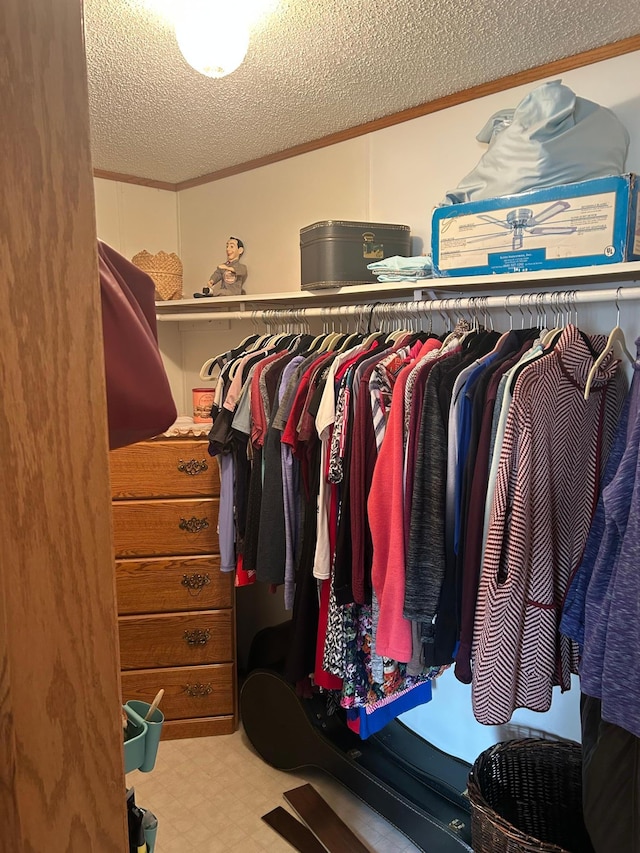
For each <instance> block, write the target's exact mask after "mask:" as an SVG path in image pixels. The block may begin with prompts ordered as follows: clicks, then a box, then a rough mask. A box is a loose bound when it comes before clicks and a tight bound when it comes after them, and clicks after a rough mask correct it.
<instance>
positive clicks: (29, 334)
mask: <svg viewBox="0 0 640 853" xmlns="http://www.w3.org/2000/svg"><path fill="white" fill-rule="evenodd" d="M82 12H83V9H82V0H3V2H2V4H0V91H2V111H3V115H2V121H1V122H0V151H1V152H2V155H1V157H0V194H1V196H2V203H0V827H1V829H0V835H1V837H2V843H1V844H0V846H1V847H2V849H3V850H7V851H8V850H12V851H22V852H23V853H31V851H33V853H36V851H38V853H40V851H44V850H47V851H49V853H66V851H81V850H82V851H100V853H112V851H113V853H124V851H125V850H126V849H128V844H127V832H126V811H125V797H124V794H125V787H124V786H125V782H124V770H123V762H122V731H121V727H120V708H119V706H120V702H121V699H120V683H119V672H118V659H119V655H118V640H117V622H116V603H115V578H114V570H113V557H112V542H111V513H110V494H109V477H108V473H109V472H108V446H107V427H106V397H105V387H104V366H103V365H104V359H103V349H102V327H101V314H100V293H99V283H98V282H99V280H98V271H97V253H96V228H95V209H94V197H93V180H92V166H91V149H90V140H89V109H88V93H87V73H86V60H85V53H84V40H83V15H82Z"/></svg>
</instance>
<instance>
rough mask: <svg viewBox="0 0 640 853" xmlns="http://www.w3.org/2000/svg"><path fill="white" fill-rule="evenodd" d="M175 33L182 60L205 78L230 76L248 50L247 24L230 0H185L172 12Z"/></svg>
mask: <svg viewBox="0 0 640 853" xmlns="http://www.w3.org/2000/svg"><path fill="white" fill-rule="evenodd" d="M175 32H176V39H177V42H178V47H179V48H180V50H181V52H182V55H183V56H184V58H185V59H186V60H187V62H188V63H189V65H191V67H192V68H195V70H196V71H199V72H200V74H204V75H205V76H207V77H225V76H226V75H227V74H231V72H232V71H235V70H236V68H238V67H239V66H240V65H241V64H242V61H243V60H244V58H245V56H246V54H247V50H248V48H249V25H248V23H247V21H246V18H245V16H244V15H243V14H242V11H241V9H240V10H239V8H238V4H235V5H234V4H233V3H232V2H231V0H185V2H183V3H181V4H180V9H179V11H177V12H176V16H175Z"/></svg>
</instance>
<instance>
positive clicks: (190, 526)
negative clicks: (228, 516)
mask: <svg viewBox="0 0 640 853" xmlns="http://www.w3.org/2000/svg"><path fill="white" fill-rule="evenodd" d="M208 526H209V519H208V518H196V517H195V516H193V518H189V519H186V518H181V519H180V524H179V525H178V527H179V528H180V530H186V531H187V533H200V531H201V530H206V528H207V527H208Z"/></svg>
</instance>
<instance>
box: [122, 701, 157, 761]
mask: <svg viewBox="0 0 640 853" xmlns="http://www.w3.org/2000/svg"><path fill="white" fill-rule="evenodd" d="M150 707H151V705H150V704H149V702H141V701H139V700H138V699H130V700H129V701H128V702H126V703H125V705H124V709H125V712H126V714H127V716H128V717H129V721H130V722H129V724H130V725H131V723H132V722H133V724H134V725H136V726H139V727H141V732H140V734H137V735H136V736H135V737H134V738H131V739H130V740H128V741H125V744H124V755H125V760H124V764H125V773H130V772H131V771H132V770H141V771H142V772H143V773H150V772H151V771H152V770H153V768H154V767H155V764H156V757H157V755H158V744H159V743H160V735H161V734H162V725H163V723H164V714H163V713H162V711H161V710H160V709H159V708H156V710H155V711H154V712H153V714H152V715H151V718H150V719H149V720H145V719H144V718H145V717H146V715H147V714H148V712H149V708H150Z"/></svg>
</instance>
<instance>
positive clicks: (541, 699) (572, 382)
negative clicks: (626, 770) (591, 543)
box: [472, 325, 626, 725]
mask: <svg viewBox="0 0 640 853" xmlns="http://www.w3.org/2000/svg"><path fill="white" fill-rule="evenodd" d="M605 343H606V338H605V337H604V336H595V337H593V338H591V339H588V340H586V339H585V336H583V334H582V333H581V332H580V331H579V330H578V329H577V328H576V327H575V326H571V325H569V326H567V327H566V328H565V330H564V332H563V333H562V335H561V337H560V339H559V341H558V343H557V344H556V346H555V348H554V349H553V351H552V352H551V353H550V354H549V355H547V356H545V357H544V358H543V359H540V360H539V361H537V362H533V363H532V364H531V365H529V366H528V367H527V368H526V369H525V370H524V371H523V372H522V373H521V374H520V377H519V379H518V382H517V384H516V387H515V390H514V395H513V400H512V403H511V406H510V409H509V416H508V419H507V425H506V429H505V435H504V442H503V446H502V452H501V456H500V464H499V469H498V477H497V481H496V491H495V501H494V506H493V508H492V512H491V518H490V522H489V535H488V539H487V549H486V552H485V555H484V560H483V565H482V576H481V580H480V588H479V594H478V604H477V610H476V619H475V630H474V664H473V665H474V668H473V687H472V700H473V711H474V714H475V716H476V719H477V720H478V721H479V722H481V723H484V724H486V725H502V724H504V723H506V722H508V720H509V719H510V718H511V715H512V713H513V711H514V710H515V709H516V708H519V707H525V708H529V709H531V710H535V711H547V710H548V709H549V706H550V704H551V693H552V687H553V685H554V684H560V685H561V686H562V688H563V689H564V690H567V689H569V687H570V673H571V672H572V671H573V672H576V671H577V649H576V648H575V646H573V647H572V645H571V643H570V641H569V640H568V639H567V638H565V637H559V635H558V623H559V616H560V610H561V607H562V602H563V600H564V596H565V594H566V590H567V585H568V582H569V579H570V577H571V575H572V573H573V571H574V570H575V568H576V566H577V564H578V561H579V560H580V557H581V555H582V551H583V549H584V545H585V542H586V539H587V534H588V529H589V525H590V522H591V517H592V515H593V511H594V507H595V499H596V495H597V490H598V485H599V479H600V476H601V474H602V469H603V467H604V460H606V457H607V455H608V453H609V450H610V448H611V444H612V440H613V435H614V431H615V426H616V423H617V420H618V417H619V414H620V410H621V407H622V404H623V401H624V395H625V391H626V378H625V377H624V374H623V372H622V371H617V372H616V368H617V366H618V363H617V362H616V361H614V360H613V358H611V357H610V358H608V359H607V360H605V362H604V363H603V365H602V367H601V368H600V370H599V372H598V375H597V377H596V380H595V381H594V385H593V390H592V393H591V395H590V397H589V399H588V400H586V401H585V400H584V387H585V384H586V379H587V376H588V374H589V370H590V369H591V367H592V365H593V362H594V352H601V351H602V350H603V348H604V346H605Z"/></svg>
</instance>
